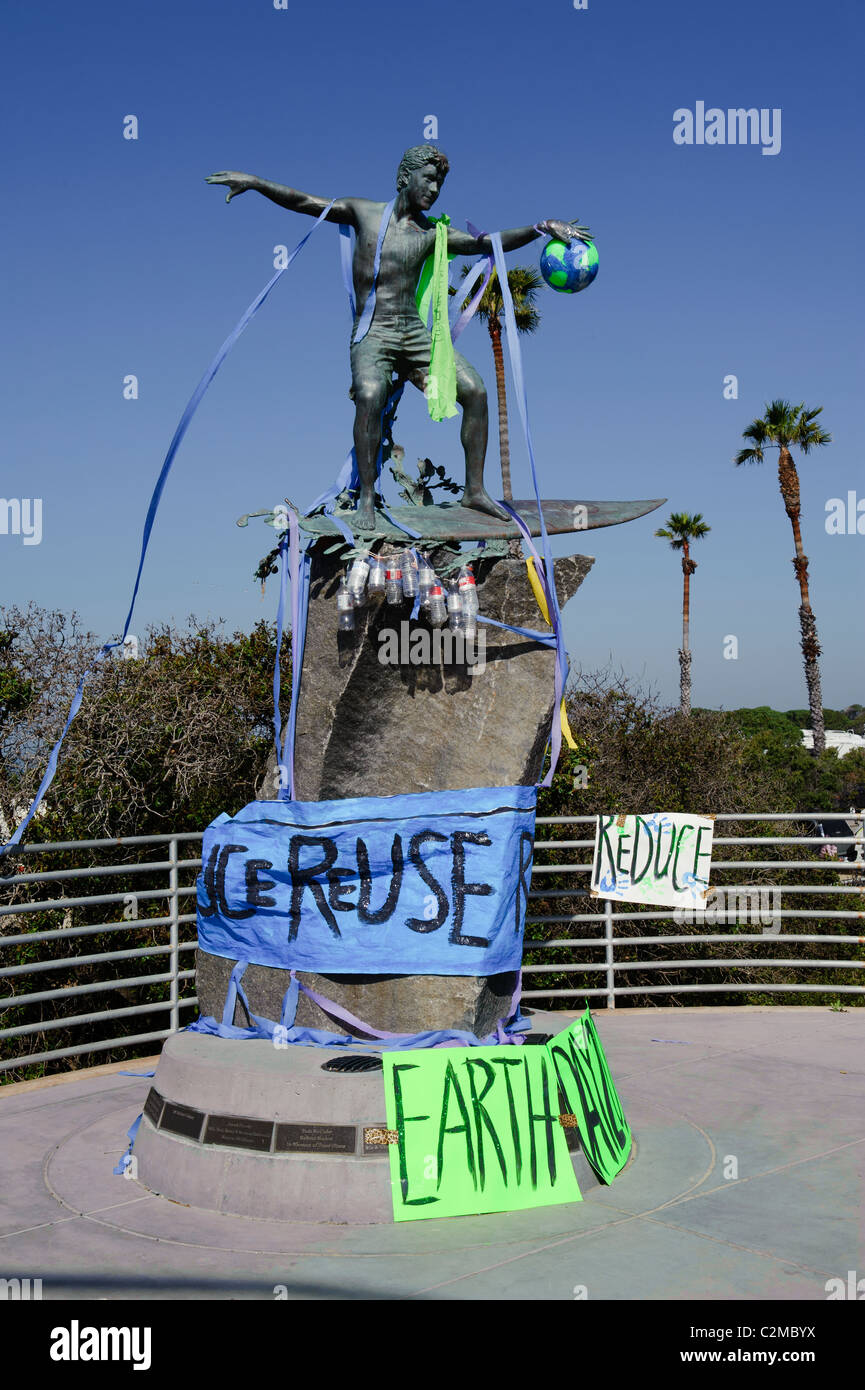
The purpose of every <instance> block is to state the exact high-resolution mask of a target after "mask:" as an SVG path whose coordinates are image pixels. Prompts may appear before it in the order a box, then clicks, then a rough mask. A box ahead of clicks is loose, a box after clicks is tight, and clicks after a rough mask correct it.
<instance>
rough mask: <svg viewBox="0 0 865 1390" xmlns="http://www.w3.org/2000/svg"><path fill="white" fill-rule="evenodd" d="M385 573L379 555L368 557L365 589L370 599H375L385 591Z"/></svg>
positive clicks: (382, 561)
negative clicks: (367, 574) (367, 575)
mask: <svg viewBox="0 0 865 1390" xmlns="http://www.w3.org/2000/svg"><path fill="white" fill-rule="evenodd" d="M386 575H387V571H386V570H385V564H384V560H383V559H382V558H381V556H380V555H370V557H369V578H368V579H367V583H366V587H367V593H368V594H369V596H370V598H373V597H377V596H378V595H379V594H383V593H384V591H385V583H386Z"/></svg>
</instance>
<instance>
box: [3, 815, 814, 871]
mask: <svg viewBox="0 0 865 1390" xmlns="http://www.w3.org/2000/svg"><path fill="white" fill-rule="evenodd" d="M825 814H827V813H826V812H824V815H825ZM203 838H204V831H203V830H175V831H169V832H167V833H166V834H164V835H122V836H121V837H120V839H118V840H47V841H45V843H44V844H38V843H35V842H34V843H33V844H30V845H16V846H15V848H14V850H11V851H10V853H9V858H10V859H14V858H15V855H16V854H44V853H46V851H51V850H56V851H58V852H59V851H60V850H72V849H115V848H116V847H117V846H118V845H167V844H170V843H171V841H172V840H201V839H203ZM0 862H2V857H0Z"/></svg>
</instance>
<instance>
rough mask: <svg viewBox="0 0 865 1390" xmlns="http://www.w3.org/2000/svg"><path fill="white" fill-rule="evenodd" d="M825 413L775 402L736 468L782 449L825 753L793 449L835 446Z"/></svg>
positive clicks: (817, 730)
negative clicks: (824, 424) (822, 419)
mask: <svg viewBox="0 0 865 1390" xmlns="http://www.w3.org/2000/svg"><path fill="white" fill-rule="evenodd" d="M822 409H823V407H822V405H820V406H818V407H817V409H816V410H806V409H805V405H804V402H803V403H802V404H801V405H791V404H790V402H789V401H781V400H778V401H772V403H771V404H770V405H767V406H766V413H765V414H764V415H762V416H761V417H760V418H759V419H757V420H754V421H752V423H751V424H750V425H749V426H748V428H747V429H746V430H743V431H742V438H743V439H748V440H750V441H751V447H750V448H748V449H740V450H739V452H738V454H737V455H736V457H735V459H734V460H733V462H734V463H735V464H736V465H737V466H738V465H739V464H741V463H762V462H763V453H764V450H766V449H777V450H778V485H779V487H780V489H781V496H782V497H783V499H784V507H785V510H786V512H787V515H788V517H789V518H790V525H791V526H792V527H793V541H794V543H795V546H796V558H795V559H794V561H793V569H794V570H795V572H796V578H797V580H798V581H799V595H800V599H801V602H800V604H799V627H800V630H801V633H802V660H803V662H804V664H805V680H806V681H807V683H808V704H809V706H810V709H811V730H812V732H813V735H814V752H815V753H822V752H824V750H825V748H826V730H825V726H824V723H823V695H822V691H821V689H820V667H819V665H818V663H817V658H818V657H819V655H820V643H819V642H818V641H817V622H816V620H815V618H814V614H813V612H812V611H811V596H810V594H809V592H808V557H807V555H806V554H805V552H804V550H803V549H802V532H801V530H800V528H799V515H800V512H801V503H800V499H799V474H798V473H797V472H796V465H795V463H794V462H793V458H792V455H791V453H790V448H791V446H793V447H794V448H797V449H800V450H801V451H802V453H803V454H808V453H810V451H811V450H812V449H813V448H816V447H818V446H822V445H823V444H831V443H832V436H831V434H828V433H827V432H826V430H824V429H821V428H820V426H819V425H815V423H814V421H815V420H816V418H817V416H818V415H819V414H820V413H821V411H822Z"/></svg>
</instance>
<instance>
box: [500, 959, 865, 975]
mask: <svg viewBox="0 0 865 1390" xmlns="http://www.w3.org/2000/svg"><path fill="white" fill-rule="evenodd" d="M610 968H611V967H610V965H609V964H608V963H607V962H602V963H599V964H590V965H524V966H523V974H524V975H527V974H533V975H553V974H557V973H558V974H560V975H570V974H572V973H574V972H576V971H581V972H586V971H592V970H607V969H610ZM612 969H613V970H615V971H616V972H618V971H619V970H726V969H729V970H865V961H863V960H810V959H808V960H805V959H802V960H762V959H760V958H758V957H756V956H750V957H745V956H737V957H735V958H734V959H733V960H633V961H630V960H629V961H614V962H613V964H612Z"/></svg>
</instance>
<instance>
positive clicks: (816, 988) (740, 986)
mask: <svg viewBox="0 0 865 1390" xmlns="http://www.w3.org/2000/svg"><path fill="white" fill-rule="evenodd" d="M747 990H751V991H756V992H758V993H760V994H767V993H769V992H771V993H773V994H865V986H863V985H785V984H778V983H775V982H774V981H767V982H765V983H764V982H763V981H762V980H760V981H758V982H756V983H748V982H745V981H742V980H722V981H719V982H718V983H717V984H714V985H628V986H627V987H625V988H622V987H619V986H618V985H617V986H616V988H615V989H614V990H613V994H614V996H615V997H616V998H619V997H620V996H621V997H624V996H625V995H628V994H730V993H738V994H741V993H743V992H745V991H747ZM609 992H610V991H609V990H607V989H527V990H524V991H523V994H522V998H523V999H573V998H575V997H576V998H578V999H581V998H582V997H583V995H590V994H594V995H599V994H604V995H605V994H609Z"/></svg>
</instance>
